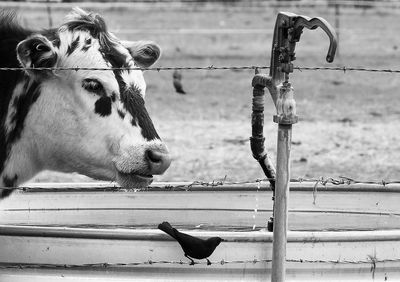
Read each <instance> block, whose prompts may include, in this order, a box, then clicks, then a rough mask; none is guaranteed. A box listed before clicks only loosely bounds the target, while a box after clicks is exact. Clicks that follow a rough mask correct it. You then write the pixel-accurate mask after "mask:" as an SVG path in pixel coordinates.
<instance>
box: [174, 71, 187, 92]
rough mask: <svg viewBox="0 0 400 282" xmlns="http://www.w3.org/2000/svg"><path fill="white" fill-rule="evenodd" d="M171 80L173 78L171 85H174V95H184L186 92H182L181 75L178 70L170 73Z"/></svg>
mask: <svg viewBox="0 0 400 282" xmlns="http://www.w3.org/2000/svg"><path fill="white" fill-rule="evenodd" d="M172 78H173V84H174V87H175V91H176V93H179V94H186V92H185V90H183V86H182V74H181V73H180V72H179V71H178V70H175V71H174V72H173V73H172Z"/></svg>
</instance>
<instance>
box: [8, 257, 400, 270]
mask: <svg viewBox="0 0 400 282" xmlns="http://www.w3.org/2000/svg"><path fill="white" fill-rule="evenodd" d="M210 262H211V264H212V265H222V266H223V265H226V264H259V263H271V262H272V259H257V258H256V259H251V260H223V259H222V260H219V261H210ZM286 262H288V263H301V264H346V265H363V264H367V265H372V266H376V264H379V263H399V262H400V258H393V259H377V258H374V257H369V258H368V259H366V260H346V259H338V260H309V259H287V260H286ZM161 264H172V265H193V264H190V262H189V261H187V262H186V261H182V260H180V261H168V260H158V261H157V260H147V261H141V262H129V263H128V262H127V263H107V262H102V263H86V264H53V263H51V264H50V263H49V264H46V263H41V264H38V263H0V269H79V268H81V269H82V268H100V269H107V268H115V267H134V266H152V265H155V266H156V265H161ZM194 264H197V265H202V264H203V265H205V264H207V262H199V261H195V262H194Z"/></svg>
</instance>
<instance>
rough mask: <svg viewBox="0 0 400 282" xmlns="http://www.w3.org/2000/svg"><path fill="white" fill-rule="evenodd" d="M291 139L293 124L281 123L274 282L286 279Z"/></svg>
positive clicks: (278, 151)
mask: <svg viewBox="0 0 400 282" xmlns="http://www.w3.org/2000/svg"><path fill="white" fill-rule="evenodd" d="M291 140H292V125H291V124H279V127H278V150H277V171H276V183H275V184H276V188H275V207H274V237H273V246H272V248H273V253H272V274H271V281H272V282H284V281H285V272H286V239H287V230H288V200H289V181H290V146H291Z"/></svg>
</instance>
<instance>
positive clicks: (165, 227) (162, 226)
mask: <svg viewBox="0 0 400 282" xmlns="http://www.w3.org/2000/svg"><path fill="white" fill-rule="evenodd" d="M158 229H160V230H161V231H164V232H165V233H167V234H168V235H169V236H171V237H172V238H175V232H174V228H173V227H172V226H171V224H169V222H167V221H164V222H163V223H160V224H159V225H158Z"/></svg>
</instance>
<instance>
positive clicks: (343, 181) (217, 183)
mask: <svg viewBox="0 0 400 282" xmlns="http://www.w3.org/2000/svg"><path fill="white" fill-rule="evenodd" d="M221 179H222V180H212V181H201V180H194V181H191V182H188V183H183V184H165V185H154V186H153V188H162V189H166V190H168V189H181V190H190V189H191V188H192V187H194V186H201V187H211V188H213V187H221V186H227V185H251V184H258V183H262V182H265V184H269V180H275V179H272V178H260V179H254V180H248V181H226V179H227V176H225V177H223V178H221ZM290 182H294V183H302V182H305V183H306V182H310V183H314V188H313V194H314V198H315V194H316V191H317V186H318V185H322V186H327V185H328V184H331V185H335V186H338V185H347V186H349V185H354V184H359V185H370V184H375V185H380V186H382V187H386V186H387V185H390V184H400V180H377V181H370V180H355V179H352V178H350V177H347V176H339V177H338V178H334V177H323V176H321V177H319V178H304V177H298V178H291V179H290ZM71 185H73V183H71ZM93 185H96V184H93ZM102 185H103V184H102ZM1 189H14V190H23V191H27V190H54V189H55V188H52V187H34V186H32V187H26V186H25V187H24V186H21V187H0V190H1ZM59 189H62V190H113V191H115V190H126V188H123V187H119V186H116V185H115V184H113V183H111V182H110V187H106V186H104V187H103V186H100V187H62V188H59ZM128 190H129V189H128ZM132 190H134V191H145V190H148V188H137V189H132Z"/></svg>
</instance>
